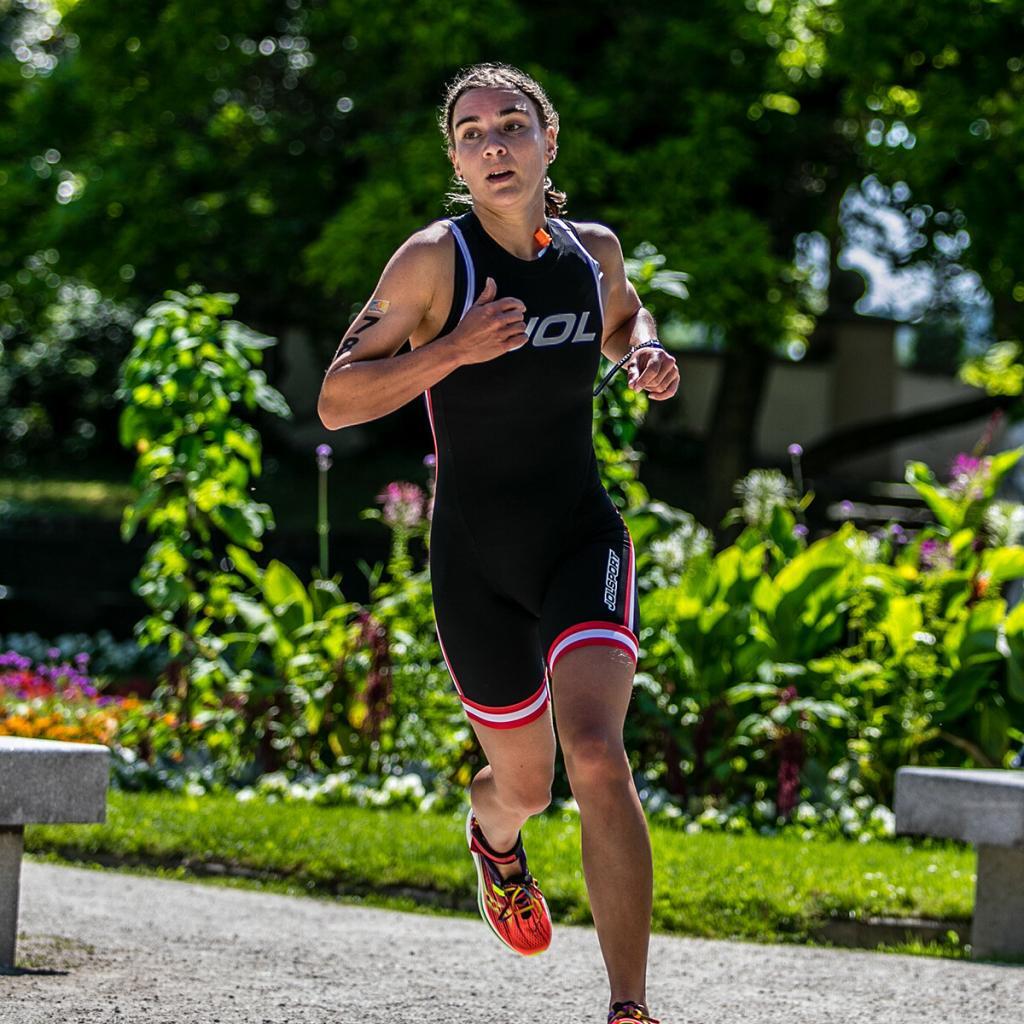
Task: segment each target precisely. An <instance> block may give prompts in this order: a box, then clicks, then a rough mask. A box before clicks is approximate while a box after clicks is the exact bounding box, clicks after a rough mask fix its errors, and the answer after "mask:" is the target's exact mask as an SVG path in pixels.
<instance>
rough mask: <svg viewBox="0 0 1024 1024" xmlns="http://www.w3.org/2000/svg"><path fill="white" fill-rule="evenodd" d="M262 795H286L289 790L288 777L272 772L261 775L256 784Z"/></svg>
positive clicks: (282, 773)
mask: <svg viewBox="0 0 1024 1024" xmlns="http://www.w3.org/2000/svg"><path fill="white" fill-rule="evenodd" d="M256 788H257V789H259V791H260V792H261V793H285V792H287V790H288V777H287V776H286V775H285V773H284V772H270V773H269V774H267V775H261V776H260V778H259V780H258V781H257V783H256Z"/></svg>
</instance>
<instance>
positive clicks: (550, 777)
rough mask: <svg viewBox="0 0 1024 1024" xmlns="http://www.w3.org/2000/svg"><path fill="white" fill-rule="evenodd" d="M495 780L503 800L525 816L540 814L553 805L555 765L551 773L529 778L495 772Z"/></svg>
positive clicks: (499, 795)
mask: <svg viewBox="0 0 1024 1024" xmlns="http://www.w3.org/2000/svg"><path fill="white" fill-rule="evenodd" d="M494 780H495V784H496V786H497V789H498V798H499V799H500V800H501V802H502V803H503V804H504V805H505V806H506V807H509V808H514V809H515V810H516V811H518V812H519V813H520V814H522V815H523V816H524V817H530V816H531V815H534V814H540V813H541V812H542V811H545V810H547V809H548V807H550V806H551V786H552V783H553V782H554V769H553V767H552V771H551V772H550V773H548V772H543V773H538V774H535V775H533V776H531V777H528V778H522V777H520V778H503V777H502V776H501V775H499V774H498V773H495V776H494Z"/></svg>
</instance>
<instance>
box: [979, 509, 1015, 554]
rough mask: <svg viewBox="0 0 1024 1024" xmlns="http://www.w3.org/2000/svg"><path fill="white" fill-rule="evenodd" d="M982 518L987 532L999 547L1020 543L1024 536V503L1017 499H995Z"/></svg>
mask: <svg viewBox="0 0 1024 1024" xmlns="http://www.w3.org/2000/svg"><path fill="white" fill-rule="evenodd" d="M982 518H983V522H984V524H985V530H986V532H987V533H988V534H989V536H990V537H991V538H992V543H993V544H994V545H995V546H997V547H1009V546H1010V545H1012V544H1019V543H1020V541H1021V539H1022V538H1024V505H1019V504H1018V503H1017V502H1015V501H993V502H992V503H991V504H990V505H989V506H988V508H986V509H985V511H984V513H983V515H982Z"/></svg>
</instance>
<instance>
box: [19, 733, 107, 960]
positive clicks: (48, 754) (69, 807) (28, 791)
mask: <svg viewBox="0 0 1024 1024" xmlns="http://www.w3.org/2000/svg"><path fill="white" fill-rule="evenodd" d="M109 774H110V749H109V748H108V747H104V746H100V745H99V744H96V743H62V742H59V741H58V740H28V739H21V738H19V737H16V736H0V967H13V966H14V952H15V945H16V943H17V939H18V891H19V888H20V886H21V855H22V852H23V851H24V848H25V842H24V840H25V826H26V825H29V824H57V823H63V822H103V821H106V816H107V779H108V778H109Z"/></svg>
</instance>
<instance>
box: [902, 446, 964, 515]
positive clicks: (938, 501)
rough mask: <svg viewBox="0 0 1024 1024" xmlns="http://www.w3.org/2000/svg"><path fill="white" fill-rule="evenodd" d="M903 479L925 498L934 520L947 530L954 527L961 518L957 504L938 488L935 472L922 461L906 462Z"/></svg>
mask: <svg viewBox="0 0 1024 1024" xmlns="http://www.w3.org/2000/svg"><path fill="white" fill-rule="evenodd" d="M904 479H905V480H906V481H907V483H908V484H910V486H911V487H913V488H914V490H915V491H917V493H918V494H920V495H921V497H922V498H923V499H924V500H925V503H926V504H927V505H928V507H929V508H930V509H931V510H932V514H933V515H934V516H935V518H936V520H937V521H938V522H939V523H940V524H941V525H942V526H945V527H946V528H947V529H948V530H954V529H956V528H957V527H958V526H959V525H960V523H961V521H962V518H963V515H962V512H961V511H960V508H959V504H958V503H957V502H956V501H954V500H953V499H952V498H949V497H947V496H946V495H945V494H943V493H942V492H941V490H940V489H939V483H938V480H936V479H935V474H934V473H933V472H932V471H931V469H930V468H929V467H928V466H926V465H925V464H924V463H923V462H913V461H910V462H908V463H907V468H906V473H905V476H904Z"/></svg>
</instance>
